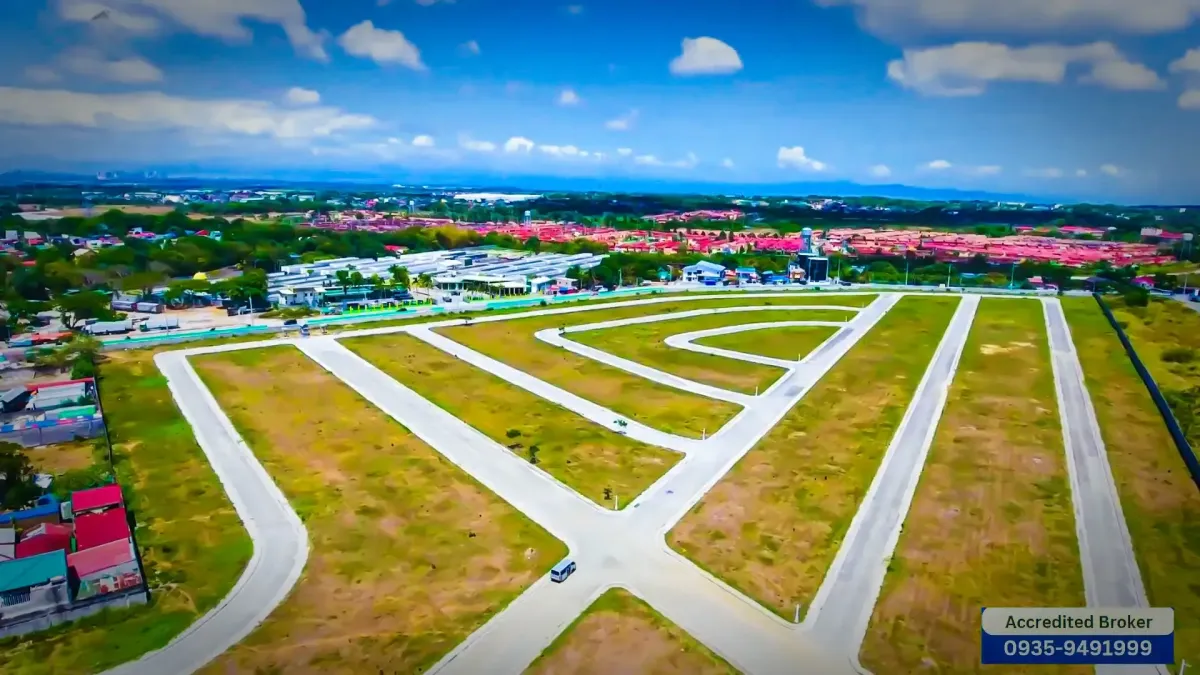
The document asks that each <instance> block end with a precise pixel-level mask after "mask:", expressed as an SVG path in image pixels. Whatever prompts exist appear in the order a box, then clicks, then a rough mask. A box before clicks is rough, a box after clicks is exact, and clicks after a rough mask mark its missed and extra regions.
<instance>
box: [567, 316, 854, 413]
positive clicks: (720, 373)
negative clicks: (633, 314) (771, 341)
mask: <svg viewBox="0 0 1200 675" xmlns="http://www.w3.org/2000/svg"><path fill="white" fill-rule="evenodd" d="M854 315H855V312H848V311H833V310H782V309H781V310H763V311H755V312H735V313H731V314H709V315H702V316H695V317H687V318H681V319H670V320H667V321H657V322H654V323H646V324H635V325H632V326H621V327H619V328H604V329H601V330H595V331H584V332H579V333H570V334H569V335H567V337H568V338H570V339H572V340H575V341H576V342H579V343H582V344H585V345H588V346H590V347H595V348H597V349H599V350H601V351H605V352H608V353H609V354H612V355H613V356H620V357H622V358H626V359H629V360H631V361H635V362H637V363H640V364H642V365H646V366H650V367H652V368H657V369H659V370H661V371H664V372H667V373H671V374H672V375H678V376H679V377H684V378H687V379H689V380H693V381H695V382H700V383H703V384H709V385H712V386H714V387H721V388H723V389H728V390H730V391H738V392H742V393H744V394H753V393H755V392H756V391H759V390H763V389H766V388H767V387H769V386H771V383H773V382H774V381H775V380H777V379H779V378H780V377H782V376H783V374H784V373H785V372H786V371H784V370H783V369H782V368H776V367H773V366H764V365H759V364H757V363H747V362H745V361H736V360H734V359H727V358H725V357H722V356H713V355H711V354H701V353H699V352H693V351H688V350H686V349H677V348H675V347H670V346H667V344H666V342H664V340H666V339H667V338H668V337H670V336H672V335H679V334H680V333H690V332H692V331H698V330H708V329H710V328H724V327H726V326H740V325H743V324H747V323H769V322H773V321H849V320H850V319H852V318H854ZM746 336H747V334H746V333H735V334H734V335H732V336H726V337H737V338H739V339H741V340H743V341H745V340H746V339H747V337H746ZM793 354H794V352H793ZM792 358H795V356H794V355H793V357H792Z"/></svg>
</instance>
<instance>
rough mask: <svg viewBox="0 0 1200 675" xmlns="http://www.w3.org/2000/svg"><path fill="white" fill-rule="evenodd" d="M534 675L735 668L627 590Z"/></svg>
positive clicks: (606, 601) (602, 603)
mask: <svg viewBox="0 0 1200 675" xmlns="http://www.w3.org/2000/svg"><path fill="white" fill-rule="evenodd" d="M526 672H527V673H529V674H530V675H612V674H613V673H619V674H620V675H676V674H678V675H683V674H685V673H686V674H687V675H692V674H698V675H710V674H711V675H716V674H718V673H729V674H732V673H734V672H736V671H734V670H733V669H732V668H731V667H730V666H729V664H727V663H725V662H724V661H722V660H721V659H720V658H718V657H717V656H716V655H714V654H712V652H710V651H708V650H707V649H706V648H704V647H703V646H702V645H700V644H699V643H697V642H696V641H695V640H693V639H692V638H691V637H689V636H688V635H687V634H685V633H684V632H683V631H681V630H680V629H679V628H678V627H676V626H675V625H673V624H671V623H670V622H668V621H667V620H666V619H664V618H663V617H661V616H659V615H658V614H657V613H656V612H654V610H652V609H650V608H649V607H648V606H646V605H645V603H643V602H642V601H641V600H639V599H637V598H636V597H634V596H632V595H630V594H629V593H628V592H627V591H624V590H620V589H615V590H612V591H609V592H608V593H606V594H605V595H604V596H602V597H601V598H600V599H599V600H597V601H596V603H595V604H594V605H593V606H592V607H590V608H589V609H588V611H587V612H586V613H585V616H584V617H582V618H581V619H580V620H578V621H577V622H576V623H575V624H573V625H572V626H571V627H570V628H568V629H567V631H566V632H565V633H564V634H563V636H562V637H561V638H560V639H559V640H556V641H555V644H554V645H553V646H552V647H551V648H550V649H548V650H547V652H546V654H544V655H543V656H542V657H541V658H540V659H538V661H537V662H535V663H534V664H533V665H532V666H531V667H530V668H529V670H527V671H526Z"/></svg>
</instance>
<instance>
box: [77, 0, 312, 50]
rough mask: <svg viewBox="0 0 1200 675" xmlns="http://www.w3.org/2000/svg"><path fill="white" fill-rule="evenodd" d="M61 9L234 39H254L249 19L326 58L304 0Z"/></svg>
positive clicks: (134, 2) (93, 0)
mask: <svg viewBox="0 0 1200 675" xmlns="http://www.w3.org/2000/svg"><path fill="white" fill-rule="evenodd" d="M58 13H59V16H61V17H62V18H64V19H67V20H69V21H78V22H82V23H88V24H90V25H95V26H113V27H116V28H118V29H121V30H126V31H130V32H135V33H143V34H145V33H154V32H157V31H158V30H159V29H160V28H161V26H162V21H163V20H164V19H165V20H168V21H170V22H172V23H174V24H176V25H178V26H180V27H182V28H185V29H187V30H190V31H192V32H194V33H197V34H199V35H204V36H206V37H215V38H221V39H223V40H231V41H243V42H246V41H249V40H250V39H251V38H252V34H251V32H250V29H249V28H247V27H246V25H245V23H244V22H245V21H253V22H257V23H267V24H275V25H277V26H279V27H281V28H282V29H283V31H284V33H285V34H286V35H287V37H288V41H290V42H291V44H292V48H293V49H295V50H296V52H298V53H300V54H303V55H305V56H308V57H310V58H314V59H317V60H320V61H327V60H328V59H329V56H328V54H326V53H325V47H324V42H325V37H326V35H325V34H324V33H318V32H315V31H313V30H311V29H310V28H309V27H308V17H307V15H306V14H305V12H304V7H302V6H301V5H300V1H299V0H202V1H195V2H193V1H189V0H103V1H102V2H101V1H97V0H58Z"/></svg>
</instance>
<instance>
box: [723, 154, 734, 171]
mask: <svg viewBox="0 0 1200 675" xmlns="http://www.w3.org/2000/svg"><path fill="white" fill-rule="evenodd" d="M721 166H723V167H725V168H726V169H732V168H733V160H732V159H730V158H728V157H726V158H725V159H723V160H721Z"/></svg>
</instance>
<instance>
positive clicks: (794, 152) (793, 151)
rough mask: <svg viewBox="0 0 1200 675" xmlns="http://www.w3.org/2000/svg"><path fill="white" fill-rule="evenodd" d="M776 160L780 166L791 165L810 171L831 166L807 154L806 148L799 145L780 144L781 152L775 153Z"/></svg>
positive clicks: (821, 169) (822, 169)
mask: <svg viewBox="0 0 1200 675" xmlns="http://www.w3.org/2000/svg"><path fill="white" fill-rule="evenodd" d="M775 161H776V162H777V163H778V164H779V166H780V167H789V166H790V167H795V168H798V169H807V170H810V171H824V170H825V169H827V168H829V166H828V165H827V164H825V163H824V162H821V161H818V160H815V159H813V158H811V157H809V156H808V155H807V154H805V152H804V148H803V147H801V146H799V145H797V146H793V147H791V148H788V147H784V146H780V148H779V152H778V153H776V154H775Z"/></svg>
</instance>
